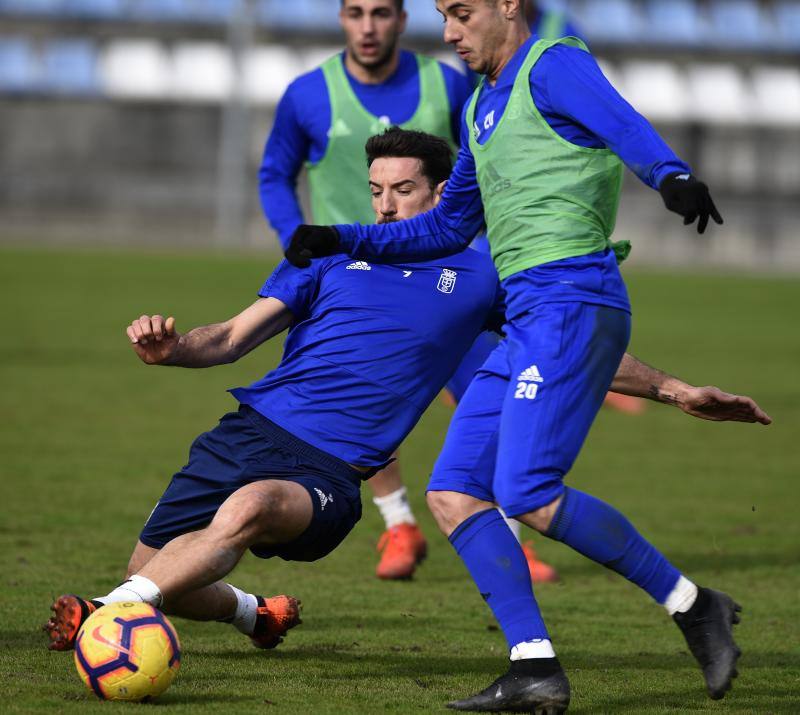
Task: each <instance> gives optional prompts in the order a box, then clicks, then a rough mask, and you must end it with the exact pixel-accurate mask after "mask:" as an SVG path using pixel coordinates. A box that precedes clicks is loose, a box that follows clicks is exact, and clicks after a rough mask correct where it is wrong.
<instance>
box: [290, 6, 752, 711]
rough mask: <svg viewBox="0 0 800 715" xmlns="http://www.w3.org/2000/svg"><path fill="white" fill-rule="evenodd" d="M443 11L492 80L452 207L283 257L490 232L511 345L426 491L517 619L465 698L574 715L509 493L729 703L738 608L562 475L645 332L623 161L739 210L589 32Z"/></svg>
mask: <svg viewBox="0 0 800 715" xmlns="http://www.w3.org/2000/svg"><path fill="white" fill-rule="evenodd" d="M436 5H437V9H438V10H439V12H440V13H441V14H442V16H443V18H444V39H445V41H446V42H448V43H450V44H452V45H454V47H455V49H456V51H457V53H458V54H459V55H460V56H461V57H462V59H464V61H465V62H467V64H468V65H469V66H470V68H471V69H473V70H474V71H476V72H478V73H480V74H483V75H484V79H483V80H482V82H481V84H480V85H479V86H478V88H477V89H476V91H475V93H474V94H473V97H472V100H471V101H470V103H469V105H468V107H467V111H466V112H465V116H464V124H463V129H462V141H461V151H460V153H459V157H458V161H457V163H456V166H455V169H454V171H453V174H452V176H451V179H450V181H449V182H448V185H447V189H446V190H445V192H444V194H443V196H442V200H441V201H440V203H439V205H438V206H437V207H436V208H435V209H434V210H433V211H430V212H428V213H427V214H423V215H422V216H418V217H416V218H414V219H411V220H409V221H401V222H398V223H395V224H391V225H389V226H361V225H338V226H335V227H333V228H331V227H329V226H302V227H300V228H299V229H298V230H297V231H296V233H295V235H294V236H293V238H292V242H291V244H290V246H289V249H288V250H287V253H286V255H287V258H289V260H291V261H292V262H293V263H295V265H300V266H302V265H306V264H308V262H309V261H310V260H311V259H312V258H314V257H318V256H329V255H331V254H335V253H339V252H344V253H346V254H349V255H350V256H351V257H357V258H360V259H365V260H380V261H388V262H391V261H397V260H415V259H418V258H422V257H425V258H428V259H430V258H432V257H434V256H444V255H447V254H449V253H451V252H453V251H457V250H460V249H461V248H463V246H465V245H466V244H467V242H468V241H469V240H470V239H471V238H472V236H473V235H474V233H475V231H476V230H478V228H479V227H480V226H481V225H482V224H483V223H484V222H485V224H486V227H487V235H488V239H489V243H490V246H491V251H492V256H493V259H494V262H495V265H496V267H497V269H498V274H499V277H500V279H501V281H502V284H503V287H504V289H505V293H506V304H507V310H506V315H507V319H508V325H507V327H506V328H505V333H506V336H507V339H506V340H505V341H504V342H503V344H501V346H500V347H498V349H497V351H496V352H495V353H494V354H493V355H492V357H491V358H490V359H489V362H488V363H487V364H486V365H484V370H485V372H486V374H485V375H481V376H479V377H480V379H478V380H474V381H473V382H472V383H471V384H470V387H469V388H468V389H467V393H466V395H465V396H464V399H463V401H462V402H461V403H460V405H459V407H458V410H457V411H456V415H455V418H454V420H453V422H452V423H451V426H450V431H449V435H448V439H447V443H446V444H445V447H444V450H443V452H442V455H441V457H440V459H439V462H438V463H437V466H436V469H435V470H434V474H433V477H432V480H431V484H430V486H429V496H428V498H429V504H430V506H431V508H432V510H433V512H434V514H435V515H436V517H437V521H438V522H439V525H440V527H441V528H442V529H443V531H444V532H445V533H447V534H448V535H449V538H450V541H451V543H452V544H453V546H454V548H455V549H456V551H457V552H458V554H459V556H460V557H461V558H462V560H463V561H464V563H465V565H466V566H467V568H468V569H469V571H470V574H471V575H472V578H473V580H474V581H475V583H476V585H477V586H478V589H479V591H480V592H481V593H482V594H484V596H485V598H486V601H487V603H488V605H489V606H490V608H491V609H492V611H493V612H494V614H495V616H496V618H497V620H498V622H499V624H500V626H501V628H502V629H503V632H504V634H505V636H506V639H507V642H508V646H509V650H510V659H511V663H510V667H509V670H508V672H507V673H506V674H505V675H504V676H502V677H500V678H499V679H498V680H496V681H495V682H494V683H492V684H491V685H490V686H489V687H488V688H486V689H485V690H484V691H482V692H480V693H478V694H476V695H475V696H474V697H471V698H467V699H464V700H460V701H457V702H454V703H451V707H453V708H455V709H459V710H498V711H499V710H508V709H514V710H528V711H530V710H536V711H539V710H541V711H542V712H548V713H560V712H563V711H564V710H566V708H567V707H568V704H569V699H570V691H569V682H568V680H567V678H566V675H565V673H564V671H563V669H562V668H561V665H560V664H559V662H558V659H557V658H556V656H555V651H554V649H553V645H552V643H551V641H550V638H549V635H548V631H547V628H546V626H545V623H544V620H543V618H542V616H541V613H540V611H539V607H538V605H537V603H536V600H535V599H534V596H533V593H532V590H531V588H530V584H529V583H528V582H527V579H523V578H522V575H523V569H524V564H523V559H522V554H521V551H520V547H519V545H518V544H517V543H516V542H515V540H514V539H513V538H512V536H511V534H510V533H509V530H508V528H507V527H506V525H505V524H504V523H503V521H502V520H501V519H500V517H499V515H498V513H497V511H496V510H495V509H494V508H492V504H493V503H496V504H498V505H499V506H500V507H502V509H503V510H504V511H505V513H506V514H507V515H508V516H511V517H514V518H517V519H519V520H520V521H522V522H524V523H526V524H528V525H529V526H531V527H533V528H534V529H536V530H538V531H540V532H541V533H543V534H544V535H546V536H548V537H550V538H552V539H555V540H557V541H561V542H563V543H565V544H567V545H568V546H570V547H571V548H573V549H575V550H576V551H578V552H579V553H581V554H584V555H585V556H587V557H589V558H590V559H592V560H594V561H596V562H598V563H601V564H603V565H606V566H608V567H609V568H611V569H613V570H615V571H617V572H618V573H620V574H621V575H622V576H624V577H625V578H627V579H628V580H629V581H631V582H632V583H634V584H636V585H638V586H639V587H640V588H642V589H643V590H644V591H645V592H646V593H647V594H648V595H649V596H650V597H651V598H652V599H653V600H654V601H655V602H656V603H658V604H660V605H662V606H663V607H664V608H665V609H666V610H667V612H668V613H669V614H670V615H671V616H672V617H673V619H674V621H675V623H676V624H677V625H678V626H679V627H680V629H681V631H682V633H683V635H684V637H685V639H686V642H687V644H688V646H689V648H690V650H691V651H692V653H693V654H694V656H695V658H696V659H697V661H698V663H699V665H700V667H701V669H702V671H703V676H704V679H705V684H706V689H707V691H708V693H709V695H710V696H711V697H712V698H714V699H718V698H721V697H723V696H724V694H725V692H726V691H727V690H728V689H730V687H731V683H732V679H733V678H734V677H735V676H736V674H737V671H736V662H737V659H738V657H739V655H740V651H739V649H738V647H737V646H736V643H735V642H734V639H733V625H734V624H735V623H737V622H738V620H739V616H738V615H737V612H738V611H739V610H740V609H739V606H738V605H737V604H735V603H734V601H733V599H732V598H730V597H729V596H728V595H726V594H723V593H720V592H717V591H713V590H711V589H706V588H698V586H697V585H696V584H694V583H693V582H692V581H690V580H689V579H688V578H686V577H685V576H684V575H683V574H681V572H680V571H679V570H678V569H677V568H675V566H673V565H672V564H671V563H670V562H669V561H668V560H667V559H666V558H665V557H664V556H663V555H662V554H661V553H660V552H659V551H658V550H657V549H656V548H655V547H654V546H653V545H651V544H650V543H649V542H648V541H647V540H645V539H644V537H643V536H642V535H641V534H640V533H639V532H638V531H637V530H636V529H635V528H634V527H633V525H632V524H631V523H630V522H629V521H628V520H627V519H626V518H625V517H624V516H623V515H622V514H620V513H619V512H618V511H616V510H615V509H613V508H612V507H611V506H610V505H608V504H605V503H603V502H602V501H600V500H598V499H596V498H594V497H592V496H590V495H589V494H585V493H583V492H580V491H578V490H576V489H572V488H568V487H566V485H565V484H564V477H565V475H566V474H567V473H568V472H569V470H570V469H571V467H572V464H573V463H574V460H575V458H576V457H577V455H578V452H579V451H580V448H581V446H582V444H583V442H584V440H585V438H586V436H587V434H588V432H589V428H590V426H591V424H592V421H593V420H594V417H595V415H596V413H597V411H598V409H599V408H600V405H601V404H602V399H603V395H604V394H605V392H606V390H607V389H608V386H609V384H610V383H611V381H612V379H613V376H614V374H615V371H616V370H617V368H618V366H619V365H620V360H621V359H622V357H623V354H624V352H625V348H626V346H627V344H628V339H629V336H630V303H629V300H628V295H627V291H626V289H625V285H624V282H623V280H622V277H621V275H620V272H619V269H618V267H617V262H618V261H621V260H623V259H624V258H625V256H626V255H627V252H628V250H629V249H630V246H626V245H621V244H613V243H612V242H611V240H610V237H611V235H612V233H613V229H614V223H615V220H616V212H617V207H618V204H619V193H620V188H621V181H622V173H623V163H624V164H626V165H627V166H628V167H629V168H630V169H631V170H632V171H634V172H635V173H636V174H637V176H638V177H639V178H640V179H641V180H642V181H644V182H645V183H646V184H648V185H649V186H651V187H652V188H654V189H657V190H658V191H659V192H660V193H661V195H662V198H663V199H664V203H665V205H666V207H667V208H668V209H670V210H672V211H675V212H676V213H678V214H680V215H681V216H682V217H683V220H684V223H685V224H686V225H688V224H691V223H693V222H695V221H696V222H697V230H698V231H699V232H700V233H702V232H704V231H705V230H706V227H707V226H708V222H709V220H714V221H715V222H717V223H722V217H721V216H720V214H719V212H718V211H717V209H716V207H715V205H714V202H713V200H712V199H711V196H710V193H709V190H708V187H707V186H706V185H705V184H703V183H702V182H700V181H698V180H697V179H696V178H695V177H694V176H693V175H692V173H691V169H690V167H689V166H688V165H687V164H686V163H685V162H683V161H682V160H681V159H680V158H679V157H677V156H676V155H675V153H674V152H673V151H672V150H671V149H670V148H669V147H668V146H667V145H666V144H665V143H664V141H663V140H662V139H661V138H660V137H659V136H658V134H657V133H656V132H655V130H654V129H653V128H652V126H650V124H649V123H648V122H647V121H646V120H645V119H644V118H643V117H642V116H641V115H639V114H638V113H636V112H635V110H634V109H633V108H632V107H631V106H630V105H629V104H628V103H627V102H625V100H624V99H622V97H620V96H619V94H618V93H617V92H616V91H615V90H614V88H613V87H611V85H610V84H609V83H608V81H607V80H606V79H605V77H604V76H603V74H602V72H601V71H600V69H599V67H598V65H597V63H596V62H595V60H594V59H593V57H592V56H591V54H590V53H589V52H588V50H587V48H586V46H585V45H584V44H583V43H582V42H580V41H579V40H577V39H576V38H562V39H560V40H557V41H554V42H553V41H538V42H535V41H534V40H533V38H531V36H530V32H529V29H528V25H527V22H526V19H525V17H524V7H523V6H522V5H521V2H520V0H437V3H436ZM654 389H655V390H656V391H657V390H658V388H657V387H654ZM501 564H502V565H503V566H502V567H501V566H500V565H501ZM506 565H507V566H506Z"/></svg>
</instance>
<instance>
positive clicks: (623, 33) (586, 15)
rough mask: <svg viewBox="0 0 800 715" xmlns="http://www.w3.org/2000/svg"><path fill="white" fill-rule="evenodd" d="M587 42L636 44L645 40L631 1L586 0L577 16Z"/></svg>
mask: <svg viewBox="0 0 800 715" xmlns="http://www.w3.org/2000/svg"><path fill="white" fill-rule="evenodd" d="M577 20H578V22H580V24H581V27H582V28H583V29H584V30H585V32H586V35H587V36H588V38H589V40H590V41H591V40H601V41H603V40H605V41H616V42H638V41H640V40H643V39H645V38H644V37H643V36H642V29H643V28H642V27H641V23H640V21H639V15H638V12H637V6H636V5H635V4H634V3H633V2H631V0H586V2H585V3H584V5H583V11H582V12H581V13H580V14H579V15H578V16H577Z"/></svg>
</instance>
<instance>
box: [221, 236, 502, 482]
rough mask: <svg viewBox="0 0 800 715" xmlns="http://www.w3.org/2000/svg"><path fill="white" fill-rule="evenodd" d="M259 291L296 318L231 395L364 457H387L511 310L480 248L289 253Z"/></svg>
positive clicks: (326, 447) (364, 460)
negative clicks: (259, 368)
mask: <svg viewBox="0 0 800 715" xmlns="http://www.w3.org/2000/svg"><path fill="white" fill-rule="evenodd" d="M259 295H261V296H262V297H270V296H271V297H274V298H277V299H279V300H280V301H282V302H283V303H285V304H286V305H287V306H288V307H289V309H290V310H291V311H292V313H293V316H294V322H293V325H292V327H291V329H290V330H289V334H288V336H287V338H286V344H285V348H284V355H283V359H282V360H281V362H280V364H279V365H278V367H277V368H275V369H274V370H272V371H271V372H269V373H268V374H267V375H265V376H264V378H262V379H261V380H259V381H258V382H255V383H253V384H252V385H250V386H249V387H246V388H237V389H235V390H232V391H231V392H232V393H233V395H234V397H236V398H237V399H238V400H239V401H240V402H242V403H244V404H247V405H250V406H251V407H253V408H254V409H255V410H257V411H258V412H260V413H261V414H262V415H264V416H265V417H267V418H268V419H270V420H271V421H272V422H274V423H276V424H278V425H279V426H280V427H282V428H283V429H285V430H287V431H288V432H290V433H291V434H293V435H295V436H296V437H299V438H300V439H302V440H304V441H305V442H308V443H309V444H311V445H313V446H314V447H316V448H317V449H320V450H322V451H324V452H326V453H328V454H331V455H333V456H335V457H338V458H339V459H341V460H343V461H344V462H347V463H349V464H354V465H358V466H364V467H372V466H378V465H381V464H384V463H385V462H386V461H387V460H388V459H389V457H390V455H391V454H392V452H393V451H394V450H395V449H396V448H397V446H398V445H399V444H400V443H401V442H402V441H403V439H404V438H405V436H406V435H407V434H408V433H409V432H410V431H411V429H412V428H413V427H414V425H415V424H416V423H417V420H418V419H419V418H420V416H421V415H422V413H423V412H424V411H425V409H426V408H427V407H428V405H429V404H430V402H431V401H432V400H433V399H434V397H436V395H437V394H438V392H439V391H440V390H441V389H442V388H443V387H444V385H445V383H446V382H447V381H448V379H449V378H450V376H451V375H452V374H453V373H454V372H455V370H456V367H457V366H458V364H459V362H460V360H461V358H462V357H463V356H464V354H465V353H466V352H467V350H468V349H469V348H470V346H471V345H472V343H473V342H474V341H475V338H476V337H477V336H478V334H479V333H481V332H482V331H483V330H485V329H486V328H487V327H494V328H495V329H499V327H500V326H501V325H502V323H503V320H504V318H503V306H502V301H501V299H500V287H499V284H498V281H497V273H496V271H495V269H494V266H493V265H492V261H491V258H490V257H489V256H487V255H485V254H483V253H479V252H478V251H473V250H466V251H463V252H461V253H458V254H456V255H453V256H449V257H448V258H445V259H441V260H435V261H426V262H417V263H408V264H406V265H397V264H395V265H386V264H370V263H367V262H365V261H354V260H352V259H350V258H347V257H345V256H341V255H339V256H331V257H329V258H323V259H320V260H316V261H313V262H312V265H311V266H310V267H309V268H305V269H299V268H294V267H293V266H291V265H289V264H288V263H287V262H285V261H284V262H283V263H281V264H280V265H279V266H278V268H277V269H276V270H275V272H274V273H273V274H272V276H271V277H270V278H269V280H267V282H266V283H265V284H264V286H263V287H262V289H261V291H260V293H259Z"/></svg>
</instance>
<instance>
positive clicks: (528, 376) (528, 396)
mask: <svg viewBox="0 0 800 715" xmlns="http://www.w3.org/2000/svg"><path fill="white" fill-rule="evenodd" d="M542 382H544V378H543V377H542V375H541V373H540V372H539V368H538V367H536V365H531V366H530V367H528V368H525V369H524V370H523V371H522V372H521V373H520V374H519V377H518V378H517V389H516V391H515V392H514V399H515V400H533V399H535V398H536V395H537V394H538V392H539V384H540V383H542Z"/></svg>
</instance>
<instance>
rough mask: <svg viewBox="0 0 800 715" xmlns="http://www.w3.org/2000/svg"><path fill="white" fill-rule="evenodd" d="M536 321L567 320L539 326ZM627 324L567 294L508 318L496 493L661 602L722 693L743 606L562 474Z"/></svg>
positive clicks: (732, 669) (712, 686)
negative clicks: (697, 581)
mask: <svg viewBox="0 0 800 715" xmlns="http://www.w3.org/2000/svg"><path fill="white" fill-rule="evenodd" d="M539 324H548V325H550V326H552V325H558V326H561V328H560V330H556V331H553V330H552V329H551V330H549V331H546V330H542V329H538V330H537V326H538V325H539ZM628 331H629V317H628V315H627V314H626V313H623V312H621V311H618V310H614V309H612V308H606V307H600V306H592V305H588V304H566V303H565V304H557V303H553V304H548V305H543V306H539V307H538V308H537V311H535V312H534V313H532V314H530V315H529V316H528V317H527V318H524V319H523V320H520V321H517V322H516V323H513V324H512V325H511V326H509V328H508V338H509V345H510V347H509V357H510V360H509V362H510V367H511V370H512V373H511V374H512V375H513V376H514V377H515V378H516V379H512V381H511V386H510V389H509V391H508V393H507V395H506V399H505V402H504V405H503V417H502V421H501V431H500V437H499V447H498V459H497V471H496V475H495V482H494V493H495V497H496V499H497V501H498V503H499V504H501V505H502V506H503V508H504V509H505V510H506V512H507V513H508V514H509V515H512V516H515V517H516V518H518V519H520V520H521V521H523V522H524V523H526V524H528V525H529V526H531V527H533V528H534V529H537V530H538V531H540V532H541V533H543V534H545V535H546V536H549V537H550V538H552V539H555V540H557V541H561V542H562V543H565V544H567V545H568V546H570V547H572V548H573V549H575V550H576V551H578V552H579V553H581V554H583V555H585V556H587V557H589V558H591V559H592V560H594V561H596V562H598V563H601V564H603V565H604V566H607V567H608V568H610V569H613V570H614V571H616V572H617V573H619V574H621V575H622V576H624V577H625V578H627V579H628V580H629V581H631V582H632V583H635V584H636V585H638V586H639V587H640V588H642V589H643V590H644V591H646V592H647V593H648V594H649V595H650V596H651V597H652V598H653V599H654V600H655V601H656V602H657V603H659V604H661V605H663V606H664V607H665V608H666V610H667V611H668V612H669V613H670V614H671V615H673V617H674V618H675V621H676V623H677V624H678V625H679V626H680V627H681V630H682V631H683V632H684V635H685V637H686V639H687V642H688V643H689V646H690V649H691V650H692V652H693V653H694V654H695V656H696V657H697V659H698V661H699V663H700V665H701V668H702V669H703V674H704V676H705V679H706V685H707V688H708V691H709V694H710V695H711V697H713V698H719V697H722V696H723V695H724V693H725V691H726V690H727V689H729V688H730V684H731V678H733V677H735V675H736V659H737V658H738V656H739V649H738V648H737V647H736V644H735V643H734V641H733V637H732V626H733V623H735V622H737V621H738V617H737V616H736V609H737V608H738V607H737V606H736V605H735V604H734V603H733V601H732V600H731V599H730V598H729V597H727V596H725V595H724V594H718V593H716V592H712V591H708V590H706V589H701V590H700V591H699V594H700V595H698V589H697V587H696V586H695V585H694V584H693V583H692V582H691V581H689V580H688V579H687V578H685V577H684V576H683V575H682V574H681V573H680V571H678V570H677V569H676V568H675V567H674V566H673V565H672V564H670V563H669V561H668V560H667V559H666V558H665V557H664V556H663V555H662V554H661V553H660V552H659V551H658V550H657V549H656V548H655V547H654V546H652V545H651V544H650V543H649V542H648V541H647V540H646V539H644V538H643V537H642V536H641V534H639V532H638V531H637V530H636V529H635V528H634V527H633V525H632V524H631V523H630V522H629V521H628V520H627V519H626V518H625V517H624V516H623V515H622V514H621V513H619V512H618V511H617V510H616V509H613V508H612V507H610V506H609V505H607V504H605V503H604V502H602V501H600V500H599V499H596V498H594V497H592V496H589V495H588V494H584V493H583V492H580V491H578V490H575V489H566V488H565V487H564V485H563V481H562V480H563V476H564V475H565V474H566V473H567V472H568V471H569V469H570V468H571V467H572V463H573V461H574V459H575V457H576V456H577V454H578V452H579V451H580V448H581V446H582V444H583V441H584V440H585V438H586V435H587V434H588V431H589V428H590V426H591V424H592V421H593V420H594V417H595V415H596V413H597V411H598V410H599V408H600V406H601V404H602V401H603V398H604V396H605V393H606V390H607V389H608V386H609V385H610V383H611V379H612V378H613V375H614V373H615V371H616V368H617V366H618V365H619V361H620V359H621V357H622V354H623V352H624V350H625V346H626V345H627V340H628ZM547 338H549V339H550V341H552V342H548V341H547ZM529 385H534V386H535V387H533V388H529V387H528V386H529ZM703 623H705V624H706V625H705V627H703V626H702V625H700V624H703Z"/></svg>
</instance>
